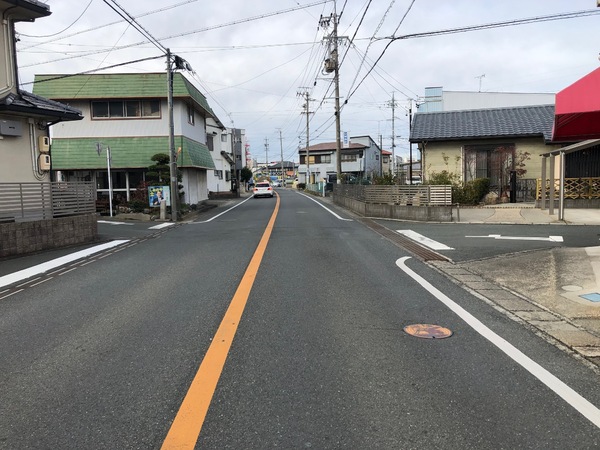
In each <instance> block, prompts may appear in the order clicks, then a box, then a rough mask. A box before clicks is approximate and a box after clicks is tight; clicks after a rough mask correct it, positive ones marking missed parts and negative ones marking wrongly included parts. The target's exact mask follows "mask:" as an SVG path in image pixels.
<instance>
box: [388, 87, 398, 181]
mask: <svg viewBox="0 0 600 450" xmlns="http://www.w3.org/2000/svg"><path fill="white" fill-rule="evenodd" d="M390 106H391V108H392V161H393V162H394V163H393V166H392V173H393V174H394V177H395V178H396V182H398V162H397V161H396V126H395V124H396V99H395V98H394V92H392V101H391V102H390Z"/></svg>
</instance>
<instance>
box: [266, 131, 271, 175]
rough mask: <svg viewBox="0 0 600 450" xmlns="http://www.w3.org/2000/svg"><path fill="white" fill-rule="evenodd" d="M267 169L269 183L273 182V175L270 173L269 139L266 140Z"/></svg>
mask: <svg viewBox="0 0 600 450" xmlns="http://www.w3.org/2000/svg"><path fill="white" fill-rule="evenodd" d="M265 167H266V169H267V176H268V177H269V181H270V180H271V178H270V177H271V173H270V172H269V138H265Z"/></svg>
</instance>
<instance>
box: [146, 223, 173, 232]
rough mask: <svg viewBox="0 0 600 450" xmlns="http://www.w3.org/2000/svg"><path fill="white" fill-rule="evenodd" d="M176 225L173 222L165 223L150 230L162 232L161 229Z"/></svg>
mask: <svg viewBox="0 0 600 450" xmlns="http://www.w3.org/2000/svg"><path fill="white" fill-rule="evenodd" d="M173 225H175V224H174V223H173V222H165V223H161V224H158V225H154V226H153V227H150V228H148V229H149V230H160V229H161V228H166V227H171V226H173Z"/></svg>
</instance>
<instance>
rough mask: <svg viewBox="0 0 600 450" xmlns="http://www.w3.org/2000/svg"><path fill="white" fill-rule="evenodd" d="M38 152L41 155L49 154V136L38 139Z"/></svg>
mask: <svg viewBox="0 0 600 450" xmlns="http://www.w3.org/2000/svg"><path fill="white" fill-rule="evenodd" d="M38 150H39V152H40V153H48V152H49V151H50V138H49V137H48V136H39V137H38Z"/></svg>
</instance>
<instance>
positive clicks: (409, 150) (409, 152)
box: [408, 98, 423, 184]
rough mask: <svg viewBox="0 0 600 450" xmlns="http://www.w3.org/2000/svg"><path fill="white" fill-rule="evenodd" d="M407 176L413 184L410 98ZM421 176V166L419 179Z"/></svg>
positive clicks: (409, 105) (410, 100)
mask: <svg viewBox="0 0 600 450" xmlns="http://www.w3.org/2000/svg"><path fill="white" fill-rule="evenodd" d="M408 102H409V103H408V159H409V162H410V164H409V166H408V176H409V177H410V184H413V154H412V143H411V142H410V133H411V131H412V99H410V98H409V99H408ZM422 178H423V168H421V180H422Z"/></svg>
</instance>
